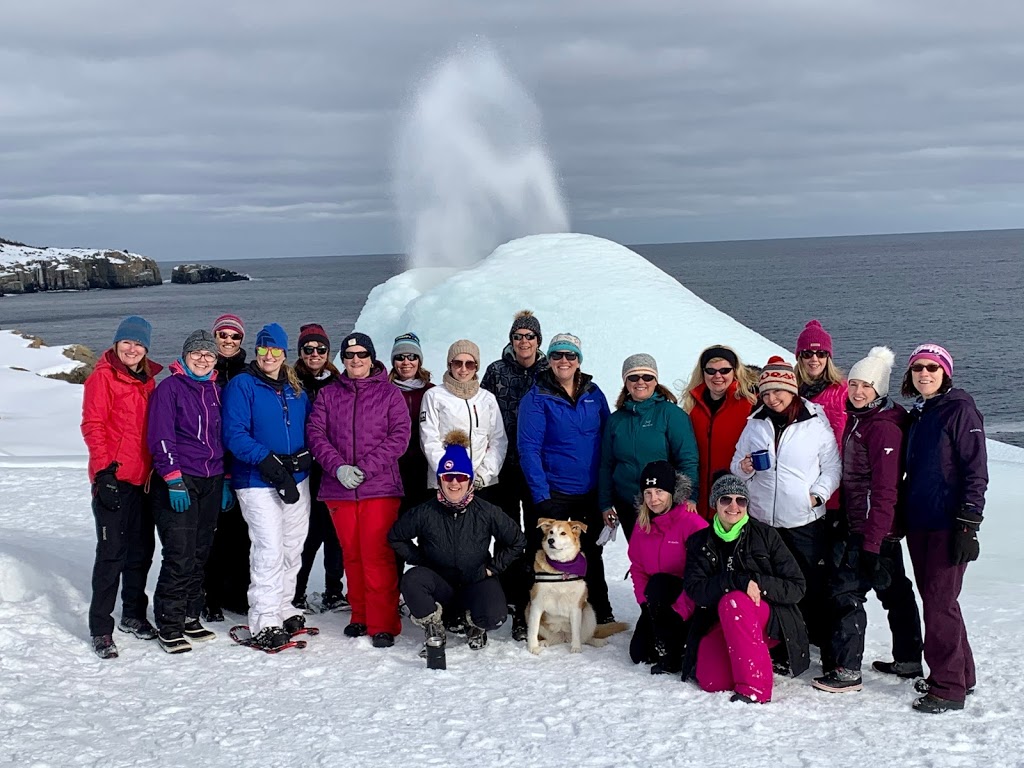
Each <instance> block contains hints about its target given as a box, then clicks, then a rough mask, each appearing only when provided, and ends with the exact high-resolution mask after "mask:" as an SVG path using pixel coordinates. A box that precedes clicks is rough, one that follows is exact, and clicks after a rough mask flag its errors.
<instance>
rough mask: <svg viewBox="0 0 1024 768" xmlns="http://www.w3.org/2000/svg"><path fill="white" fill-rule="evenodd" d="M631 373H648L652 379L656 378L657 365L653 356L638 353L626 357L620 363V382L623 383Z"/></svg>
mask: <svg viewBox="0 0 1024 768" xmlns="http://www.w3.org/2000/svg"><path fill="white" fill-rule="evenodd" d="M631 373H649V374H651V375H653V376H654V378H658V363H657V361H655V359H654V355H648V354H647V353H646V352H639V353H637V354H635V355H630V356H629V357H627V358H626V359H625V360H624V361H623V363H622V380H623V381H625V380H626V377H627V376H628V375H629V374H631Z"/></svg>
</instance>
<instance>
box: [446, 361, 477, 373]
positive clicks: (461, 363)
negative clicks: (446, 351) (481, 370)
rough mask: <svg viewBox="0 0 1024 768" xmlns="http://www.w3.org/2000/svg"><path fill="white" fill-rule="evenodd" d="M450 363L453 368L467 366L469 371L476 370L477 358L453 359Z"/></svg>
mask: <svg viewBox="0 0 1024 768" xmlns="http://www.w3.org/2000/svg"><path fill="white" fill-rule="evenodd" d="M448 365H450V366H451V367H452V368H465V369H466V370H467V371H475V370H476V360H452V361H451V362H450V363H448Z"/></svg>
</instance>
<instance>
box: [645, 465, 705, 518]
mask: <svg viewBox="0 0 1024 768" xmlns="http://www.w3.org/2000/svg"><path fill="white" fill-rule="evenodd" d="M692 490H693V481H691V480H690V478H689V477H687V476H686V475H684V474H683V473H682V472H676V487H675V490H674V491H672V507H678V506H679V505H680V504H685V503H686V500H687V499H689V498H690V492H691V491H692ZM643 505H644V492H643V491H642V490H641V491H639V492H638V493H637V494H636V496H634V497H633V508H634V509H635V510H636V511H637V512H639V511H640V508H641V507H643ZM666 511H667V510H666Z"/></svg>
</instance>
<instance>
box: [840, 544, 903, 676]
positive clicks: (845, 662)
mask: <svg viewBox="0 0 1024 768" xmlns="http://www.w3.org/2000/svg"><path fill="white" fill-rule="evenodd" d="M861 547H862V540H861V537H860V536H857V535H856V534H853V535H851V536H850V538H849V539H848V540H847V542H846V545H845V547H844V551H843V556H842V559H841V560H840V562H839V567H838V569H837V570H836V572H835V573H834V574H833V575H832V584H831V592H832V621H833V625H832V656H833V660H834V662H835V665H836V666H837V667H842V668H844V669H849V670H853V671H860V668H861V664H862V663H863V660H864V632H865V630H866V629H867V613H866V612H865V611H864V602H865V600H866V599H867V594H868V592H870V591H871V590H872V589H874V588H875V587H874V585H873V584H872V583H870V582H868V581H863V580H862V579H861V577H860V570H859V566H860V558H861V554H862V549H861ZM879 566H880V567H881V568H882V570H883V571H885V573H886V574H887V575H888V578H889V584H888V585H887V586H886V587H885V588H884V589H876V590H875V594H877V595H878V599H879V600H880V601H881V602H882V607H883V608H884V609H885V610H886V611H887V613H888V618H889V629H890V631H891V632H892V655H893V660H894V661H899V662H907V663H915V664H920V663H921V649H922V642H921V615H920V613H919V612H918V609H917V600H916V599H915V598H914V586H913V584H911V582H910V579H908V578H907V574H906V570H905V568H904V565H903V549H902V547H901V546H900V543H899V541H896V540H891V539H885V540H883V541H882V548H881V551H880V552H879Z"/></svg>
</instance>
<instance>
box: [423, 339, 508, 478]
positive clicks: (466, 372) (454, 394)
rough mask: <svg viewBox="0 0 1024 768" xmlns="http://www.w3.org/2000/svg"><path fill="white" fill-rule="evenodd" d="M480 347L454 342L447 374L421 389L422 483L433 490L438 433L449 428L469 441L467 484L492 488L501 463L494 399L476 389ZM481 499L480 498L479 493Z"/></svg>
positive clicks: (503, 440)
mask: <svg viewBox="0 0 1024 768" xmlns="http://www.w3.org/2000/svg"><path fill="white" fill-rule="evenodd" d="M479 369H480V348H479V347H478V346H477V345H476V344H474V343H473V342H472V341H467V340H465V339H460V340H459V341H456V342H455V343H454V344H452V345H451V346H450V347H449V348H448V370H446V371H445V373H444V377H443V379H442V384H441V386H439V387H434V388H432V389H429V390H427V392H426V394H424V395H423V404H422V405H421V406H420V447H422V448H423V455H424V456H425V457H426V459H427V466H428V467H431V468H432V469H431V471H430V472H429V473H428V475H429V477H428V478H427V484H428V485H429V486H430V487H431V488H437V476H436V475H435V474H434V468H436V467H437V466H438V464H439V462H440V461H441V457H442V456H444V451H445V447H444V444H443V442H442V439H443V437H444V435H447V434H448V433H449V432H451V431H452V430H455V429H460V430H463V431H464V432H466V434H468V435H469V437H470V447H469V458H470V460H471V461H472V462H473V484H474V485H475V486H476V488H477V489H478V490H479V489H481V488H486V487H488V486H493V485H496V484H497V482H498V472H499V471H501V465H502V464H503V463H504V461H505V451H506V450H507V449H508V437H507V436H506V435H505V425H504V422H502V420H501V412H500V411H499V410H498V401H497V400H496V399H495V397H494V395H493V394H491V393H490V392H488V391H487V390H486V389H481V388H480V379H479V377H478V376H477V372H478V371H479ZM485 495H486V494H485Z"/></svg>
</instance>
